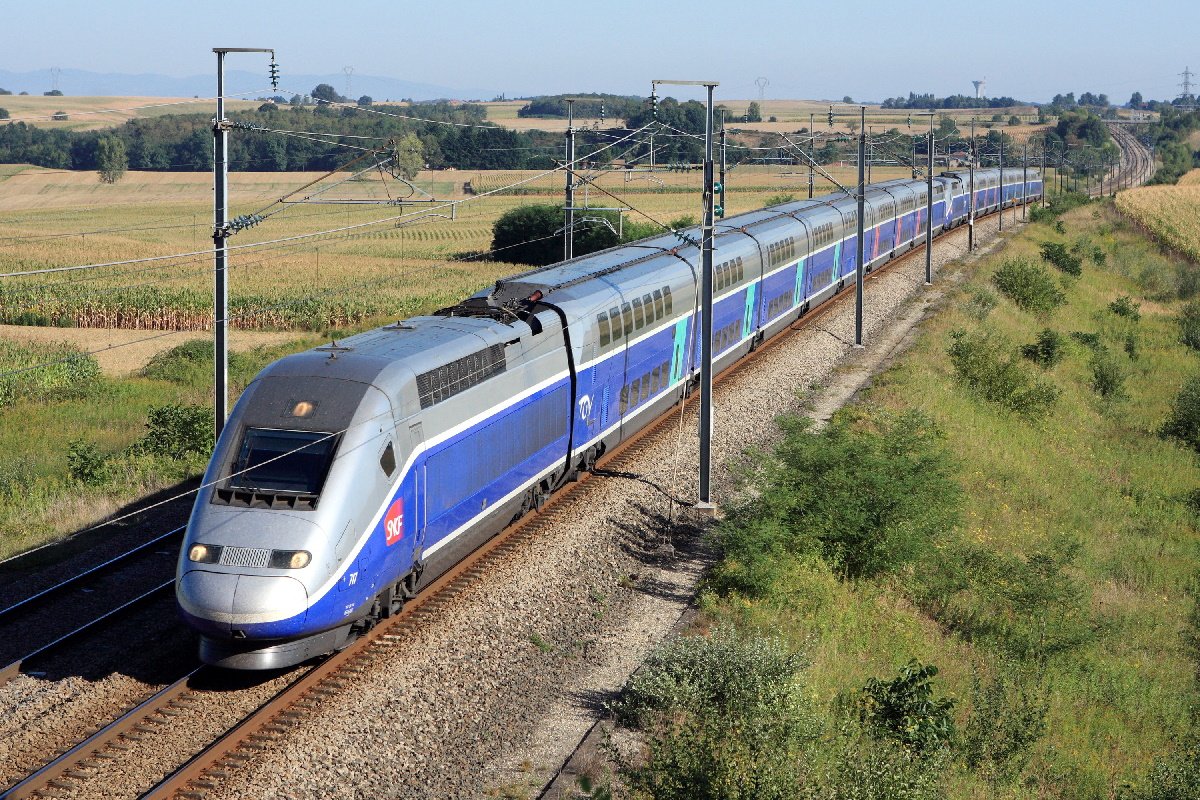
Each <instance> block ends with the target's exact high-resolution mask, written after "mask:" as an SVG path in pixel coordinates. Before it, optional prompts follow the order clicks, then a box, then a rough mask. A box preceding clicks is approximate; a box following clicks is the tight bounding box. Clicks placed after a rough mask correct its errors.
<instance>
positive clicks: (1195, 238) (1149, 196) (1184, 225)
mask: <svg viewBox="0 0 1200 800" xmlns="http://www.w3.org/2000/svg"><path fill="white" fill-rule="evenodd" d="M1117 208H1118V209H1120V211H1121V212H1122V213H1124V214H1127V215H1128V216H1130V217H1132V218H1133V219H1135V220H1137V221H1138V223H1139V224H1141V225H1142V226H1144V227H1145V228H1146V229H1147V230H1149V231H1150V232H1151V233H1153V234H1154V235H1155V236H1156V237H1158V238H1159V239H1161V240H1162V242H1163V243H1164V244H1165V245H1167V246H1168V247H1170V248H1172V249H1174V250H1177V251H1179V252H1180V253H1182V254H1183V255H1184V256H1186V257H1187V258H1189V259H1191V260H1192V261H1200V222H1198V220H1200V169H1196V170H1192V171H1191V172H1189V173H1188V174H1187V175H1185V176H1183V178H1182V179H1180V181H1179V184H1178V185H1175V186H1143V187H1140V188H1137V189H1131V190H1129V191H1126V192H1120V193H1119V194H1118V195H1117Z"/></svg>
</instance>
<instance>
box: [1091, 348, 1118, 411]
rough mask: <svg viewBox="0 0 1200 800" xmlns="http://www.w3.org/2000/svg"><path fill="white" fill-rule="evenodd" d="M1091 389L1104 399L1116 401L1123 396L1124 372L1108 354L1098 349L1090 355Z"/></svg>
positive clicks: (1110, 354) (1102, 349) (1104, 350)
mask: <svg viewBox="0 0 1200 800" xmlns="http://www.w3.org/2000/svg"><path fill="white" fill-rule="evenodd" d="M1089 366H1090V368H1091V370H1092V389H1093V390H1094V391H1095V392H1096V393H1097V394H1099V395H1100V396H1101V397H1103V398H1106V399H1117V398H1120V397H1124V395H1125V370H1124V369H1123V368H1122V367H1121V365H1120V364H1119V363H1118V362H1117V360H1116V358H1114V357H1113V355H1112V353H1110V352H1109V350H1108V348H1106V347H1104V348H1099V349H1097V350H1096V351H1095V352H1093V353H1092V359H1091V363H1090V364H1089Z"/></svg>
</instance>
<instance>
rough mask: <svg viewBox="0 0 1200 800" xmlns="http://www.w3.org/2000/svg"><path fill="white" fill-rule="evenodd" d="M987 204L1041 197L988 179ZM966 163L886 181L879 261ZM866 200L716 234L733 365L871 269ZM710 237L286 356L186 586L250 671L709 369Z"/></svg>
mask: <svg viewBox="0 0 1200 800" xmlns="http://www.w3.org/2000/svg"><path fill="white" fill-rule="evenodd" d="M974 183H975V200H974V208H975V211H976V213H977V214H982V213H986V212H989V211H993V210H995V209H996V208H998V207H999V205H1000V204H1001V203H1003V204H1004V205H1006V206H1008V205H1014V204H1017V203H1020V202H1021V201H1022V200H1023V199H1026V200H1033V199H1035V198H1038V197H1040V195H1041V192H1042V182H1041V178H1040V176H1038V175H1036V174H1035V173H1033V172H1030V173H1029V174H1028V180H1027V182H1025V183H1023V182H1022V170H1019V169H1014V170H1004V173H1003V176H1001V173H1000V171H999V170H995V169H992V170H977V171H976V173H975V181H974ZM968 186H969V182H968V177H967V175H966V174H965V173H956V172H949V173H943V174H942V175H941V176H940V177H938V178H935V179H934V181H933V194H934V196H933V203H932V209H933V212H932V219H930V218H929V216H928V215H927V214H926V200H927V194H926V193H927V191H928V189H927V185H926V183H925V182H924V181H920V180H894V181H888V182H885V183H878V184H873V185H871V186H869V187H868V190H867V193H866V201H865V214H866V219H865V220H864V230H865V234H864V237H865V241H864V253H865V260H866V261H867V262H868V263H867V264H866V265H865V266H866V269H870V268H873V267H876V266H878V265H880V264H882V263H884V262H886V261H887V260H888V259H891V258H893V257H895V256H897V255H898V254H900V253H902V252H904V251H906V250H907V249H909V248H911V247H913V246H915V245H916V244H920V243H922V242H923V241H924V233H925V229H926V226H928V225H930V224H932V226H933V229H934V233H935V235H936V234H940V233H941V232H943V231H945V230H948V229H949V228H952V227H954V226H957V225H960V224H962V223H963V222H964V221H966V219H967V216H968V214H969V198H968V194H969V188H968ZM856 235H857V202H856V200H855V198H854V197H851V196H848V195H846V194H834V195H828V196H824V197H819V198H815V199H812V200H800V201H795V202H790V203H786V204H783V205H779V206H775V207H772V208H767V209H763V210H760V211H754V212H751V213H747V214H741V215H738V216H736V217H730V218H728V219H725V220H723V221H720V222H718V224H717V226H716V234H715V240H714V246H715V254H714V259H713V270H714V275H713V294H714V318H713V339H714V341H713V354H714V359H715V367H716V368H717V369H721V368H723V367H725V366H728V365H729V364H731V363H732V362H733V361H735V360H736V359H738V358H741V357H742V356H743V355H745V354H746V353H748V352H749V351H750V350H751V349H753V348H754V347H755V346H756V345H757V344H758V343H759V342H761V341H763V340H764V338H767V337H770V336H771V335H772V334H774V333H776V332H777V331H779V330H780V329H782V328H783V327H784V326H786V325H788V324H789V323H791V322H792V321H794V320H795V319H797V318H798V317H799V316H801V315H803V314H804V313H806V312H807V311H809V310H810V309H812V308H815V307H816V306H818V305H819V304H821V303H823V302H825V301H826V300H828V299H829V298H830V297H832V296H833V295H834V294H835V293H836V292H838V291H839V290H841V289H842V288H844V287H845V286H847V285H851V284H852V283H853V281H854V280H855V270H856V264H855V258H856V241H855V237H856ZM699 240H700V231H699V229H698V228H692V229H690V230H688V231H685V232H683V234H682V235H673V234H665V235H662V236H657V237H653V238H649V239H644V240H642V241H639V242H636V243H633V244H628V245H622V246H620V247H614V248H611V249H609V250H605V251H602V252H598V253H593V254H591V255H587V256H582V257H580V258H576V259H573V260H571V261H566V262H563V263H559V264H554V265H551V266H548V267H545V268H541V269H535V270H532V271H529V272H525V273H522V274H519V275H514V276H512V277H510V278H505V279H503V280H500V281H498V282H497V283H496V284H495V285H494V286H492V287H489V288H488V289H486V290H483V291H481V292H479V293H477V294H475V295H474V296H472V297H470V298H468V299H466V300H464V301H462V302H461V303H459V304H458V305H455V306H452V307H450V308H445V309H442V310H441V311H438V312H436V313H434V314H432V315H430V316H422V317H414V318H412V319H407V320H403V321H401V322H397V323H395V324H393V325H387V326H385V327H382V328H378V329H375V330H372V331H368V332H366V333H362V334H359V335H357V336H353V337H351V338H348V339H345V340H343V341H341V342H338V343H334V344H329V345H325V346H321V347H317V348H314V349H312V350H308V351H306V352H302V353H297V354H295V355H290V356H287V357H285V358H282V359H280V360H278V361H276V362H275V363H273V364H271V365H270V366H268V367H267V368H266V369H264V370H263V371H262V372H261V373H260V374H259V375H258V376H257V377H256V378H255V379H254V381H253V382H252V383H251V384H250V385H249V386H248V387H247V388H246V391H245V392H244V393H243V394H242V396H241V398H240V399H239V401H238V402H237V404H236V406H235V407H234V409H233V412H232V413H231V415H230V418H229V421H228V424H227V425H226V426H225V428H224V431H223V432H222V434H221V436H220V439H219V441H218V442H217V445H216V449H215V451H214V453H213V457H212V461H211V463H210V464H209V467H208V470H207V473H206V475H205V479H204V488H203V489H201V490H200V492H199V493H198V495H197V497H196V503H195V506H194V508H193V510H192V514H191V518H190V520H189V523H188V527H187V534H186V538H185V540H184V544H183V549H182V552H181V554H180V558H179V564H178V573H177V583H176V596H177V598H178V602H179V607H180V609H181V613H182V615H183V617H184V619H185V620H186V621H187V623H188V624H190V625H191V626H192V627H194V628H195V629H196V630H197V631H199V633H200V636H201V639H200V655H201V658H202V660H203V661H205V662H206V663H209V664H216V665H221V666H224V667H229V668H234V669H268V668H276V667H283V666H288V665H291V664H296V663H299V662H301V661H304V660H307V659H309V658H311V657H314V656H317V655H321V654H323V653H327V652H330V651H332V650H335V649H338V648H340V647H342V646H344V645H345V644H347V643H349V642H350V641H351V640H352V639H353V638H354V637H355V636H356V635H357V634H358V633H360V632H361V631H363V630H365V629H367V628H369V627H370V626H371V625H372V624H374V622H376V621H378V620H379V619H380V618H382V617H385V616H388V615H390V614H391V613H394V611H395V610H397V609H398V608H399V606H400V604H402V602H403V601H404V599H405V598H408V597H410V596H412V595H413V594H414V593H415V592H416V591H418V589H419V588H420V587H421V586H423V585H425V584H426V583H428V582H429V581H430V580H432V579H433V578H434V577H436V576H437V575H439V574H441V573H442V572H444V571H445V570H447V569H448V568H449V567H451V566H452V565H453V564H455V563H456V562H457V561H459V560H460V559H461V558H463V556H465V555H466V554H467V553H469V552H470V551H471V550H473V549H475V548H476V547H478V546H479V545H480V544H481V543H482V542H484V541H485V540H487V539H488V538H489V537H491V536H493V535H494V534H496V533H497V532H498V531H500V530H501V529H503V528H504V527H506V526H507V525H509V524H510V523H511V522H512V521H513V520H514V519H515V518H517V517H519V516H521V515H522V514H524V513H526V512H528V511H530V510H533V509H536V508H538V507H540V506H541V504H542V502H543V501H544V500H545V499H546V498H547V497H548V496H549V494H550V493H551V492H553V491H554V490H555V489H556V488H558V487H559V486H561V485H562V484H563V483H564V482H566V481H567V480H569V479H570V478H571V477H572V476H574V475H575V474H577V473H578V472H579V471H580V470H587V469H589V468H591V467H592V465H593V464H594V463H595V462H596V459H597V458H599V457H600V456H601V455H602V454H603V453H604V452H605V451H607V450H610V449H612V448H613V447H614V446H615V445H617V444H618V443H620V442H621V441H622V440H623V439H625V438H627V437H629V436H630V435H631V434H633V433H634V432H635V431H637V430H638V429H639V428H641V427H642V426H644V425H646V424H647V423H648V422H650V421H651V420H652V419H654V418H655V417H657V416H658V415H659V414H660V413H661V412H663V411H664V410H665V409H667V408H668V407H670V406H671V405H673V404H675V403H678V402H680V400H681V399H682V398H683V397H684V395H685V393H686V392H688V391H689V389H690V387H691V384H692V383H693V382H694V381H696V380H697V379H698V375H699V367H700V364H699V358H698V351H699V330H698V328H699V313H698V312H699V307H698V296H699V287H700V273H699V270H700V251H699V248H698V243H699Z"/></svg>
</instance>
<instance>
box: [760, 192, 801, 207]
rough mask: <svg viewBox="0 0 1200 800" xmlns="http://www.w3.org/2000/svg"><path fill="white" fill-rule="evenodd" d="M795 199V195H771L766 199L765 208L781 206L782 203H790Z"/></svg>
mask: <svg viewBox="0 0 1200 800" xmlns="http://www.w3.org/2000/svg"><path fill="white" fill-rule="evenodd" d="M795 199H796V195H794V194H791V193H788V194H773V195H771V196H770V197H768V198H767V202H766V203H765V204H764V205H766V206H781V205H783V204H784V203H790V202H792V201H793V200H795Z"/></svg>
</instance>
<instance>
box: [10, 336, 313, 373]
mask: <svg viewBox="0 0 1200 800" xmlns="http://www.w3.org/2000/svg"><path fill="white" fill-rule="evenodd" d="M304 335H305V334H302V333H296V332H288V331H282V332H262V331H232V332H230V334H229V346H230V348H231V349H233V350H250V349H253V348H255V347H259V346H261V345H277V344H284V343H286V342H292V341H296V340H298V339H300V338H303V337H304ZM211 338H212V334H208V333H203V332H198V331H139V330H125V329H118V328H35V327H28V326H25V325H0V339H8V340H9V341H14V342H30V343H37V344H45V343H48V342H68V343H70V344H73V345H75V346H76V347H79V348H81V349H83V350H86V351H88V352H90V353H92V354H94V355H95V356H96V361H97V362H98V363H99V364H100V369H101V370H103V371H104V373H105V374H106V375H112V376H123V375H128V374H130V373H132V372H135V371H137V370H139V369H141V368H142V367H144V366H146V364H147V363H149V361H150V359H151V358H153V357H154V356H155V355H157V354H158V353H161V352H162V351H164V350H169V349H171V348H172V347H176V346H177V345H180V344H183V343H184V342H186V341H188V340H190V339H210V340H211Z"/></svg>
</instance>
